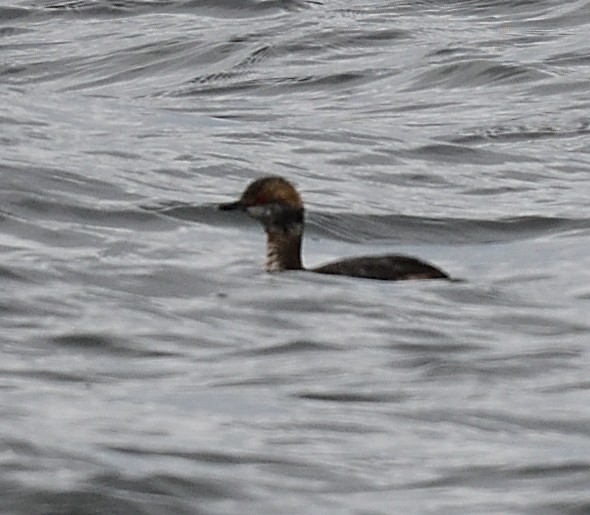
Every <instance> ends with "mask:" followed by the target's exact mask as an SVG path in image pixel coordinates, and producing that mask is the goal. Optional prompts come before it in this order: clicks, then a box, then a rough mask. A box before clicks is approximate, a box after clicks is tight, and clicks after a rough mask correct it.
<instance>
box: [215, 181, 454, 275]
mask: <svg viewBox="0 0 590 515" xmlns="http://www.w3.org/2000/svg"><path fill="white" fill-rule="evenodd" d="M219 209H221V210H224V211H227V210H236V209H239V210H241V211H245V212H246V213H247V214H248V215H250V216H251V217H252V218H255V219H256V220H258V221H259V222H261V223H262V225H263V227H264V230H265V231H266V237H267V240H266V270H267V271H269V272H270V271H280V270H305V268H304V267H303V265H302V264H301V237H302V235H303V212H304V209H303V202H302V201H301V197H300V196H299V194H298V193H297V190H296V189H295V188H294V187H293V186H292V185H291V183H289V182H288V181H286V180H285V179H283V178H282V177H263V178H261V179H257V180H255V181H254V182H252V183H250V185H249V186H248V187H247V188H246V190H245V191H244V193H242V196H241V197H240V199H239V200H238V201H236V202H230V203H229V204H220V205H219ZM308 270H309V271H310V272H316V273H319V274H333V275H347V276H350V277H362V278H365V279H381V280H385V281H400V280H407V279H449V276H448V275H447V274H446V273H445V272H443V271H442V270H439V269H438V268H436V267H434V266H432V265H429V264H428V263H424V262H423V261H419V260H418V259H415V258H412V257H408V256H399V255H385V256H371V257H358V258H352V259H344V260H342V261H335V262H334V263H328V264H327V265H323V266H320V267H318V268H311V269H308Z"/></svg>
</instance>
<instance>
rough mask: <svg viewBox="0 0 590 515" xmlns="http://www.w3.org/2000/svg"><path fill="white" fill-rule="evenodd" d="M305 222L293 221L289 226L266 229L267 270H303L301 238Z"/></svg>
mask: <svg viewBox="0 0 590 515" xmlns="http://www.w3.org/2000/svg"><path fill="white" fill-rule="evenodd" d="M302 236H303V224H302V223H293V224H290V225H289V226H287V227H282V228H271V229H267V231H266V270H267V271H269V272H276V271H281V270H302V269H303V266H302V264H301V239H302Z"/></svg>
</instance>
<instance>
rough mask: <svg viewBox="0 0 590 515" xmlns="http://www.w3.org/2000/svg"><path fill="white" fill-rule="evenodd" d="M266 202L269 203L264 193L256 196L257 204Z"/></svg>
mask: <svg viewBox="0 0 590 515" xmlns="http://www.w3.org/2000/svg"><path fill="white" fill-rule="evenodd" d="M266 203H267V200H266V197H265V196H264V195H258V196H257V197H256V204H266Z"/></svg>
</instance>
